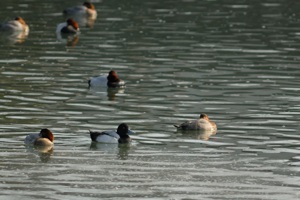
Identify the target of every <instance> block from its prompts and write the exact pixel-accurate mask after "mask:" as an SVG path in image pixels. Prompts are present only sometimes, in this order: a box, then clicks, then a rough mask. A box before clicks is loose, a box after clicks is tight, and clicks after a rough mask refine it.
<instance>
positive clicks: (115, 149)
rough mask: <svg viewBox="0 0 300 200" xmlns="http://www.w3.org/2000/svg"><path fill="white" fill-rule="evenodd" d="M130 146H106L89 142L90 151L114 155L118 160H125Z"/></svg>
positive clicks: (105, 144)
mask: <svg viewBox="0 0 300 200" xmlns="http://www.w3.org/2000/svg"><path fill="white" fill-rule="evenodd" d="M130 146H131V145H130V144H129V143H127V144H112V143H111V144H107V143H98V142H91V145H90V149H91V150H100V151H102V152H104V153H108V154H116V155H117V157H118V159H120V160H127V159H128V156H129V149H130Z"/></svg>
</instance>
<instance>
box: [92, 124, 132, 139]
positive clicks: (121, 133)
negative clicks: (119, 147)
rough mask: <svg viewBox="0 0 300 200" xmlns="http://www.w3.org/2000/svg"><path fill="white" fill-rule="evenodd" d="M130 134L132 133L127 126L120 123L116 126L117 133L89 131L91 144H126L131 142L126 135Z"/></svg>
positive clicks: (111, 131) (113, 131) (112, 131)
mask: <svg viewBox="0 0 300 200" xmlns="http://www.w3.org/2000/svg"><path fill="white" fill-rule="evenodd" d="M130 133H132V131H130V130H129V127H128V125H127V124H126V123H122V124H120V125H119V126H118V129H117V131H115V130H108V131H103V132H94V131H90V136H91V140H92V142H100V143H115V144H117V143H119V144H128V143H130V142H131V138H130V137H129V135H128V134H130Z"/></svg>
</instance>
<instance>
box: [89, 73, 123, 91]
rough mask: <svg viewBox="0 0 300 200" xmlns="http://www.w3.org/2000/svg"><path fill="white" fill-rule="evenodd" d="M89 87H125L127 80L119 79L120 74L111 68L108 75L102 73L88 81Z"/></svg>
mask: <svg viewBox="0 0 300 200" xmlns="http://www.w3.org/2000/svg"><path fill="white" fill-rule="evenodd" d="M88 84H89V87H99V86H100V87H111V88H117V87H124V86H125V82H124V81H123V80H121V79H119V76H118V75H117V73H116V72H115V71H114V70H111V71H110V72H109V73H108V76H105V75H101V76H97V77H93V78H91V79H90V80H89V81H88Z"/></svg>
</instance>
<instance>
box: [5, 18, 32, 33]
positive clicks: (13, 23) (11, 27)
mask: <svg viewBox="0 0 300 200" xmlns="http://www.w3.org/2000/svg"><path fill="white" fill-rule="evenodd" d="M0 30H1V31H7V32H24V33H26V35H28V33H29V27H28V25H27V24H26V22H25V21H24V19H23V18H22V17H16V18H15V19H14V20H10V21H7V22H4V23H2V24H0Z"/></svg>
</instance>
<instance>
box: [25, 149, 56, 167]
mask: <svg viewBox="0 0 300 200" xmlns="http://www.w3.org/2000/svg"><path fill="white" fill-rule="evenodd" d="M26 149H27V151H28V152H30V153H33V154H36V155H38V156H39V157H40V160H41V161H42V162H43V163H47V162H49V161H50V159H51V157H52V155H53V146H28V145H26Z"/></svg>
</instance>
